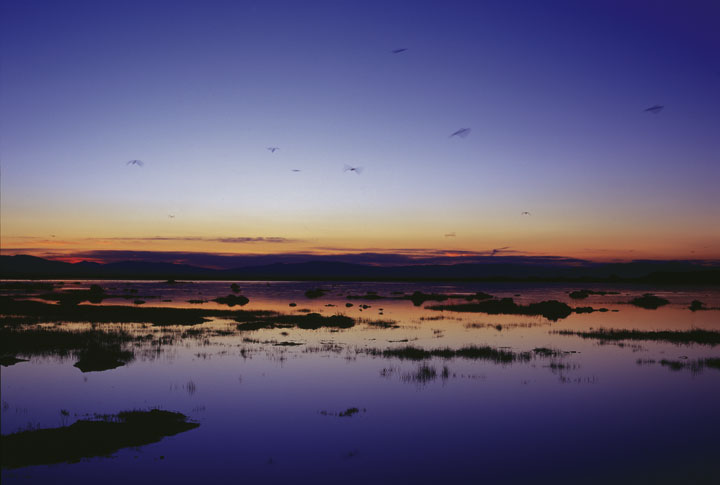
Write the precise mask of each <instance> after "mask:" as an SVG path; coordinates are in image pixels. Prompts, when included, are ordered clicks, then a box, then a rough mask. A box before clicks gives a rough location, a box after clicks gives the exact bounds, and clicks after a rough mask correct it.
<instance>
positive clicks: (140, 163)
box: [127, 160, 145, 167]
mask: <svg viewBox="0 0 720 485" xmlns="http://www.w3.org/2000/svg"><path fill="white" fill-rule="evenodd" d="M127 165H137V166H138V167H142V166H143V165H145V162H143V161H142V160H130V161H129V162H128V163H127Z"/></svg>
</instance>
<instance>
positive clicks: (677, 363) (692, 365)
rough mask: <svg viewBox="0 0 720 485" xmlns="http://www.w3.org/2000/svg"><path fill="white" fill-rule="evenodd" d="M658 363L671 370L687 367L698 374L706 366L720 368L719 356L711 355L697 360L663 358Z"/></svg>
mask: <svg viewBox="0 0 720 485" xmlns="http://www.w3.org/2000/svg"><path fill="white" fill-rule="evenodd" d="M660 365H662V366H664V367H668V368H669V369H670V370H672V371H681V370H683V369H688V370H690V371H691V372H692V373H693V374H699V373H701V372H702V371H704V370H705V369H706V368H707V369H717V370H720V358H714V357H713V358H707V359H698V360H691V361H682V360H666V359H663V360H661V361H660Z"/></svg>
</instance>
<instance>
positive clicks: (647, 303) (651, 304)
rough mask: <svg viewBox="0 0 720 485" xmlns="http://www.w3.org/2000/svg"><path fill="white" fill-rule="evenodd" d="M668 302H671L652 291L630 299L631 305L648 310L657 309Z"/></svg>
mask: <svg viewBox="0 0 720 485" xmlns="http://www.w3.org/2000/svg"><path fill="white" fill-rule="evenodd" d="M668 303H670V302H669V301H668V300H666V299H665V298H660V297H659V296H655V295H653V294H652V293H645V294H644V295H643V296H640V297H637V298H633V299H632V300H630V304H631V305H635V306H637V307H640V308H645V309H648V310H655V309H657V308H660V307H661V306H663V305H667V304H668Z"/></svg>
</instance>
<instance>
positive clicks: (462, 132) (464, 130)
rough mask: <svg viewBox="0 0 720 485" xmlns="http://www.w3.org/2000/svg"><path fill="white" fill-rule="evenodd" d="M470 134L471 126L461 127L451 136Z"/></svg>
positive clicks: (461, 136) (462, 136) (463, 136)
mask: <svg viewBox="0 0 720 485" xmlns="http://www.w3.org/2000/svg"><path fill="white" fill-rule="evenodd" d="M469 134H470V128H460V129H459V130H458V131H456V132H455V133H453V134H452V135H450V138H452V137H453V136H459V137H460V138H465V137H466V136H468V135H469Z"/></svg>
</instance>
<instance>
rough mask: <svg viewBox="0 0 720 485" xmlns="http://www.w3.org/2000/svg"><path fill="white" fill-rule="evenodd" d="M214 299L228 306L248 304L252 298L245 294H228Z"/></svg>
mask: <svg viewBox="0 0 720 485" xmlns="http://www.w3.org/2000/svg"><path fill="white" fill-rule="evenodd" d="M213 301H215V302H217V303H220V304H221V305H227V306H231V307H232V306H235V305H239V306H243V305H247V304H248V303H249V302H250V299H249V298H248V297H246V296H243V295H228V296H220V297H218V298H215V299H214V300H213Z"/></svg>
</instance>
